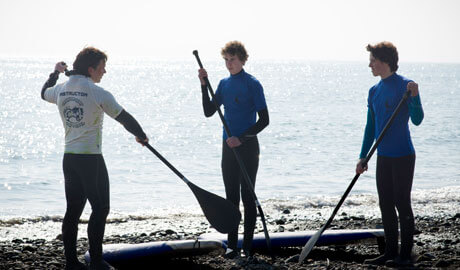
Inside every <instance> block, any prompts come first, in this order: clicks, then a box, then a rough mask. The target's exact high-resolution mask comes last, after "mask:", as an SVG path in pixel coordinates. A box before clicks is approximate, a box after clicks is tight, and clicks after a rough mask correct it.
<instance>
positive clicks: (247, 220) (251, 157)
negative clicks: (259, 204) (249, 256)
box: [239, 138, 259, 253]
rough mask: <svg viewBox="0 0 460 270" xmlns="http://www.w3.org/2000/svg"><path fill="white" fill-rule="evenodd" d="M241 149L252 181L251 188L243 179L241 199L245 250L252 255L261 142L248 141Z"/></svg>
mask: <svg viewBox="0 0 460 270" xmlns="http://www.w3.org/2000/svg"><path fill="white" fill-rule="evenodd" d="M245 144H246V145H243V147H242V148H241V146H240V147H239V148H241V149H239V150H241V151H239V153H240V154H241V157H242V160H243V163H244V165H245V167H246V170H247V172H248V175H249V179H250V181H251V186H248V184H247V181H246V179H243V176H242V179H241V198H242V201H243V205H244V240H243V250H244V251H245V252H246V253H250V251H251V247H252V240H253V237H254V228H255V225H256V218H257V208H256V203H255V199H254V196H253V190H254V188H255V185H256V176H257V170H258V168H259V142H258V140H257V138H254V139H252V140H250V141H247V142H246V143H245Z"/></svg>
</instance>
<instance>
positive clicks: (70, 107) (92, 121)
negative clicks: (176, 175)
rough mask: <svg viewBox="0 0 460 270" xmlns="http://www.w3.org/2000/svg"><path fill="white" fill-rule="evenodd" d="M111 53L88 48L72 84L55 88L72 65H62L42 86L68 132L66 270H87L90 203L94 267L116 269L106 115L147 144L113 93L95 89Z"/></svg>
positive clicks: (71, 76) (80, 56)
mask: <svg viewBox="0 0 460 270" xmlns="http://www.w3.org/2000/svg"><path fill="white" fill-rule="evenodd" d="M106 61H107V55H106V54H105V53H104V52H102V51H100V50H98V49H96V48H93V47H87V48H84V49H83V50H82V51H81V52H80V53H79V54H78V55H77V57H76V59H75V62H74V63H73V70H72V71H70V72H66V75H69V80H68V81H67V82H65V83H62V84H58V85H56V81H57V80H58V77H59V74H60V73H62V72H64V71H66V69H67V65H66V64H65V63H63V62H59V63H57V64H56V66H55V71H54V72H53V73H51V74H50V77H49V79H48V81H47V82H46V83H45V85H44V86H43V88H42V92H41V97H42V99H44V100H46V101H48V102H50V103H53V104H56V105H57V106H58V109H59V114H60V116H61V120H62V123H63V125H64V129H65V150H64V158H63V170H64V179H65V193H66V201H67V209H66V214H65V216H64V220H63V224H62V236H63V241H64V254H65V257H66V269H86V266H85V265H84V264H83V263H81V262H79V261H78V258H77V251H76V242H77V232H78V222H79V220H80V216H81V214H82V212H83V209H84V207H85V204H86V200H88V201H89V203H90V204H91V208H92V212H91V216H90V219H89V222H88V241H89V253H90V257H91V263H90V269H111V266H110V265H109V264H108V263H107V262H105V261H104V260H103V258H102V239H103V237H104V230H105V223H106V218H107V215H108V213H109V209H110V194H109V176H108V173H107V168H106V166H105V162H104V158H103V156H102V123H103V119H104V113H106V114H108V115H109V116H110V117H112V118H114V119H115V120H117V121H118V122H120V123H121V124H122V125H123V126H124V127H125V128H126V129H127V130H128V131H129V132H130V133H132V134H133V135H134V136H136V141H137V142H139V143H140V144H144V143H145V142H148V138H147V136H146V135H145V133H144V132H143V130H142V128H141V126H140V125H139V123H138V122H137V121H136V120H135V119H134V118H133V117H132V116H131V115H130V114H129V113H128V112H126V111H125V110H124V109H123V108H122V107H121V106H120V105H119V104H118V103H117V102H116V100H115V98H114V97H113V95H112V94H111V93H110V92H108V91H106V90H104V89H103V88H102V87H99V86H97V85H96V83H99V82H100V81H101V79H102V76H103V75H104V73H106V70H105V64H106Z"/></svg>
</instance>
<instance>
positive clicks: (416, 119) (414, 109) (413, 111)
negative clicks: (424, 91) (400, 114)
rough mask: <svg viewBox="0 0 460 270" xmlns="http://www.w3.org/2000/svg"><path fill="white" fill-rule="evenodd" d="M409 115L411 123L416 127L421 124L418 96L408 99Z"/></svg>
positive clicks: (420, 107)
mask: <svg viewBox="0 0 460 270" xmlns="http://www.w3.org/2000/svg"><path fill="white" fill-rule="evenodd" d="M409 115H410V119H411V121H412V123H413V124H414V125H416V126H418V125H420V123H422V120H423V117H424V113H423V108H422V102H421V100H420V95H416V96H415V97H411V98H410V102H409Z"/></svg>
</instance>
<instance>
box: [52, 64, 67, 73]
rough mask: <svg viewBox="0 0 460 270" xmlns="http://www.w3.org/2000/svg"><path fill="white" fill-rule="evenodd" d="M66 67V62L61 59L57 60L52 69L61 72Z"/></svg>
mask: <svg viewBox="0 0 460 270" xmlns="http://www.w3.org/2000/svg"><path fill="white" fill-rule="evenodd" d="M66 69H67V64H66V63H65V62H63V61H61V62H57V63H56V66H55V67H54V70H57V71H59V73H63V72H64V71H65V70H66Z"/></svg>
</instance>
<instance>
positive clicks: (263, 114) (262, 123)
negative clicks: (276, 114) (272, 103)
mask: <svg viewBox="0 0 460 270" xmlns="http://www.w3.org/2000/svg"><path fill="white" fill-rule="evenodd" d="M257 115H258V116H259V119H258V120H257V122H256V123H255V124H254V125H253V126H252V127H250V128H249V129H248V130H246V131H245V132H244V133H243V134H242V135H241V136H239V137H238V139H239V140H240V142H241V143H244V142H245V141H247V140H249V139H251V138H253V137H255V136H257V134H258V133H259V132H261V131H262V130H263V129H264V128H265V127H266V126H268V124H269V123H270V119H269V116H268V109H263V110H260V111H258V112H257Z"/></svg>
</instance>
